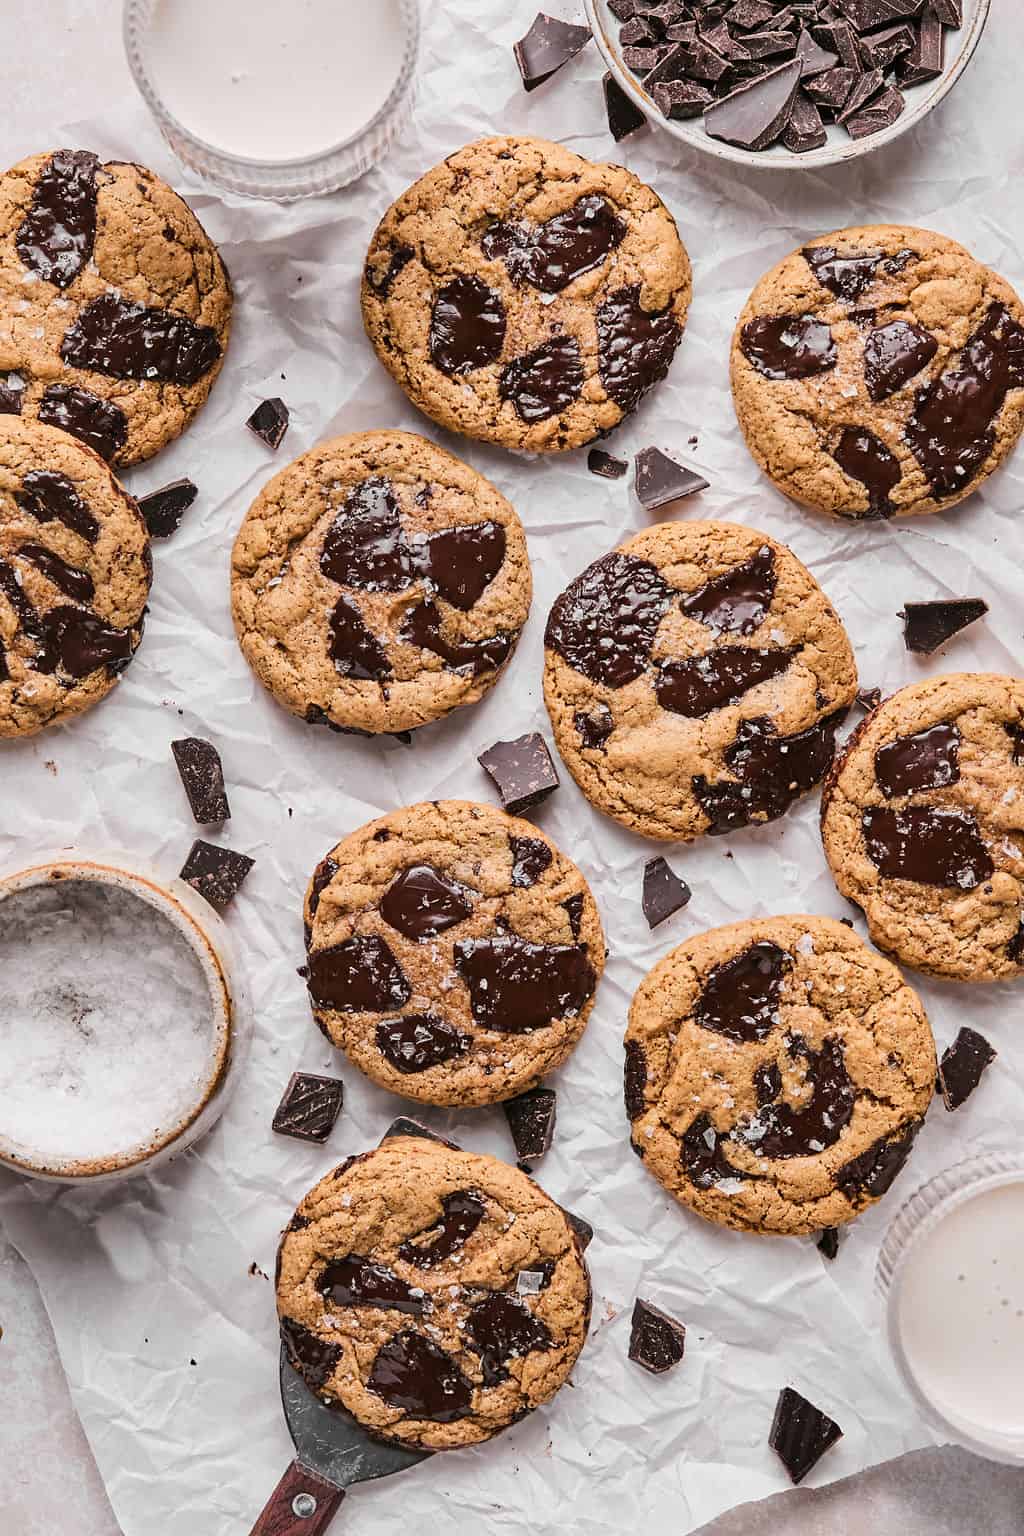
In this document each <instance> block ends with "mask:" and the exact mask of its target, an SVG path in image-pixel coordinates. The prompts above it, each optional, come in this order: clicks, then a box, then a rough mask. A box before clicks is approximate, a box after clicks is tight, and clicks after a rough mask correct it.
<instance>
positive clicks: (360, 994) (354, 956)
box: [308, 933, 412, 1013]
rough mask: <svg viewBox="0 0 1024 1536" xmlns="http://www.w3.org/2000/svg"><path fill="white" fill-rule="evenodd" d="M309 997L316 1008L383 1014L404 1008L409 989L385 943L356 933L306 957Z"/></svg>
mask: <svg viewBox="0 0 1024 1536" xmlns="http://www.w3.org/2000/svg"><path fill="white" fill-rule="evenodd" d="M308 987H309V995H310V997H311V998H312V1000H313V1005H314V1007H316V1008H330V1009H334V1010H336V1011H338V1012H340V1013H384V1012H386V1011H387V1010H388V1009H390V1008H404V1007H405V1004H406V1003H407V1002H408V1001H409V998H410V997H411V996H412V989H411V987H410V986H409V983H408V981H407V980H406V978H405V975H404V973H403V971H402V967H401V966H400V965H399V963H398V961H397V960H396V959H395V957H394V955H393V954H392V952H391V950H390V949H389V948H388V946H387V944H386V943H385V941H384V940H383V939H382V938H380V936H379V935H378V934H375V933H357V934H354V935H353V936H352V938H350V939H343V940H342V942H341V943H340V944H332V945H331V947H330V948H329V949H318V950H316V951H315V952H314V953H313V954H311V955H310V957H309V980H308Z"/></svg>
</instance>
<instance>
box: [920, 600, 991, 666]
mask: <svg viewBox="0 0 1024 1536" xmlns="http://www.w3.org/2000/svg"><path fill="white" fill-rule="evenodd" d="M986 613H988V603H986V602H985V600H984V599H983V598H980V597H958V598H954V599H952V600H950V601H938V602H934V603H907V604H906V605H905V607H904V610H903V643H904V644H905V646H906V647H907V650H908V651H914V652H916V653H917V654H918V655H920V656H930V655H931V653H932V652H933V651H937V650H938V648H939V646H940V645H944V644H945V642H946V641H947V640H949V639H951V638H952V636H953V635H956V634H959V632H960V630H962V629H966V628H967V626H968V624H974V623H975V622H976V621H977V620H978V619H982V618H984V616H985V614H986Z"/></svg>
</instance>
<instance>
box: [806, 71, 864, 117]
mask: <svg viewBox="0 0 1024 1536" xmlns="http://www.w3.org/2000/svg"><path fill="white" fill-rule="evenodd" d="M856 79H857V72H856V70H853V69H846V68H844V67H843V65H841V64H837V65H836V67H835V68H834V69H826V70H823V71H822V73H821V74H820V75H815V76H814V78H813V79H812V80H808V81H807V83H806V85H805V86H804V90H805V91H806V93H807V95H808V96H809V97H810V98H811V100H812V101H813V102H815V103H816V105H817V106H818V107H820V108H822V109H823V110H824V111H825V112H827V113H828V114H829V119H830V121H831V120H832V119H834V118H835V117H836V115H837V114H838V113H839V112H841V111H842V110H843V106H844V104H845V103H846V101H847V99H848V98H849V95H850V92H851V91H852V90H853V84H854V81H855V80H856Z"/></svg>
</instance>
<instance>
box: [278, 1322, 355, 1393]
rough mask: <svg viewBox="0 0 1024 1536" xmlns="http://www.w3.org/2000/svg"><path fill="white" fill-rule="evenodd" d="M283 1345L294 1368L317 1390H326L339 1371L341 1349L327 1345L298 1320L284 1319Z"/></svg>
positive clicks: (282, 1324)
mask: <svg viewBox="0 0 1024 1536" xmlns="http://www.w3.org/2000/svg"><path fill="white" fill-rule="evenodd" d="M281 1342H282V1343H283V1344H284V1347H285V1353H286V1354H287V1356H288V1359H289V1360H290V1361H291V1363H292V1365H293V1366H294V1367H295V1369H296V1370H297V1371H298V1372H299V1374H300V1375H301V1376H302V1378H303V1379H304V1381H306V1382H307V1384H308V1385H309V1386H311V1387H313V1388H314V1389H318V1388H320V1387H323V1386H325V1385H326V1384H327V1382H328V1381H329V1380H330V1379H331V1377H332V1376H333V1375H334V1372H335V1371H336V1370H337V1367H338V1361H339V1360H340V1359H341V1348H340V1346H339V1345H337V1344H325V1343H324V1342H323V1340H322V1339H318V1338H317V1336H316V1334H315V1333H311V1332H310V1331H309V1329H308V1328H303V1326H302V1324H301V1323H297V1322H296V1321H295V1319H294V1318H291V1317H282V1319H281Z"/></svg>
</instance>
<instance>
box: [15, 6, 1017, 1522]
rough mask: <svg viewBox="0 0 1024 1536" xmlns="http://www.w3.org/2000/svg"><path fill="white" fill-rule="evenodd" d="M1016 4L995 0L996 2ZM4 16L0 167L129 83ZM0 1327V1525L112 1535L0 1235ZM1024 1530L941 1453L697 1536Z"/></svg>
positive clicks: (59, 17)
mask: <svg viewBox="0 0 1024 1536" xmlns="http://www.w3.org/2000/svg"><path fill="white" fill-rule="evenodd" d="M214 3H215V0H214ZM438 3H443V0H438ZM1015 3H1017V0H996V6H997V8H998V7H999V6H1002V5H1006V6H1010V5H1013V4H1015ZM2 14H3V22H4V29H5V35H6V37H7V39H8V46H7V48H6V49H4V50H3V53H2V55H0V89H2V93H3V100H4V107H5V110H4V112H3V114H2V117H0V157H2V163H3V164H5V165H6V164H10V163H11V162H13V161H14V160H16V159H18V158H19V157H20V156H22V155H24V154H28V153H30V152H32V151H34V150H39V149H42V148H45V147H50V141H51V137H52V132H53V126H54V125H55V124H56V123H58V122H66V121H69V120H73V119H75V118H76V117H79V116H84V115H86V114H88V113H91V112H95V111H97V110H100V109H101V108H102V107H103V106H104V105H105V104H107V103H109V102H114V101H116V100H117V99H118V98H119V97H120V96H121V95H123V94H124V93H125V92H126V91H128V90H130V89H131V86H130V81H129V78H128V74H127V70H126V68H125V65H124V61H123V58H122V55H121V47H120V38H119V19H120V4H119V0H50V3H49V4H46V5H40V4H39V0H3V8H2ZM11 39H16V40H17V41H16V46H15V45H12V43H11V41H10V40H11ZM0 1328H2V1337H0V1379H2V1381H3V1384H4V1400H5V1411H4V1413H3V1414H0V1467H2V1468H3V1469H4V1472H5V1476H4V1478H3V1480H2V1484H0V1532H2V1533H4V1536H7V1533H10V1536H15V1533H17V1536H44V1533H46V1536H51V1533H53V1532H55V1531H60V1533H61V1536H119V1531H118V1527H117V1524H116V1522H115V1520H114V1518H113V1515H112V1512H111V1509H110V1506H109V1503H108V1501H107V1499H106V1495H105V1493H104V1490H103V1487H102V1484H101V1482H100V1479H99V1476H98V1474H97V1472H96V1468H95V1464H94V1462H93V1459H92V1456H91V1454H90V1451H89V1448H88V1445H87V1444H86V1441H85V1438H84V1435H83V1434H82V1430H81V1427H80V1425H79V1423H78V1420H77V1418H76V1416H75V1413H74V1409H73V1407H72V1405H71V1401H70V1398H69V1396H68V1391H67V1387H66V1384H65V1382H64V1378H63V1373H62V1371H61V1367H60V1363H59V1360H58V1358H57V1353H56V1348H55V1345H54V1341H53V1334H52V1331H51V1329H50V1326H49V1322H48V1319H47V1317H46V1313H45V1310H44V1308H43V1305H42V1302H41V1300H40V1297H39V1293H38V1290H37V1288H36V1286H35V1284H34V1282H33V1280H32V1278H31V1275H30V1274H29V1272H28V1271H27V1269H26V1267H25V1265H24V1264H23V1263H22V1262H21V1260H20V1259H19V1258H18V1256H17V1255H16V1254H15V1253H14V1251H13V1249H11V1248H10V1247H9V1246H8V1245H7V1244H5V1243H4V1242H3V1240H2V1238H0ZM1022 1530H1024V1473H1019V1472H1013V1471H1009V1470H1007V1469H1005V1468H998V1467H994V1466H990V1465H988V1464H987V1463H984V1462H981V1461H978V1460H977V1459H975V1458H973V1457H970V1456H968V1455H967V1454H966V1453H961V1452H959V1451H954V1450H952V1449H945V1450H939V1451H928V1452H920V1453H918V1454H915V1455H912V1456H908V1457H905V1458H903V1459H902V1460H900V1461H897V1462H891V1463H889V1464H888V1465H886V1466H884V1467H880V1468H877V1469H875V1470H874V1471H873V1472H870V1473H867V1474H865V1475H863V1476H861V1477H858V1478H856V1479H851V1480H850V1481H849V1482H846V1483H839V1484H835V1485H833V1486H832V1487H830V1488H827V1489H825V1490H822V1491H820V1492H809V1491H808V1492H803V1491H797V1492H794V1493H786V1494H781V1495H779V1496H778V1497H776V1498H773V1499H770V1500H768V1501H766V1502H765V1503H763V1504H760V1505H758V1506H746V1507H745V1508H742V1509H737V1510H735V1511H733V1512H732V1513H731V1514H729V1515H726V1516H724V1517H723V1518H722V1519H720V1520H718V1521H716V1522H715V1523H714V1524H713V1525H712V1526H709V1527H707V1529H706V1532H705V1533H704V1536H769V1533H771V1536H775V1533H778V1532H782V1531H784V1532H785V1533H786V1536H869V1533H870V1536H877V1533H882V1532H885V1533H890V1532H896V1531H899V1532H901V1533H904V1536H1020V1532H1021V1531H1022ZM154 1536H159V1533H158V1532H157V1533H154Z"/></svg>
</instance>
